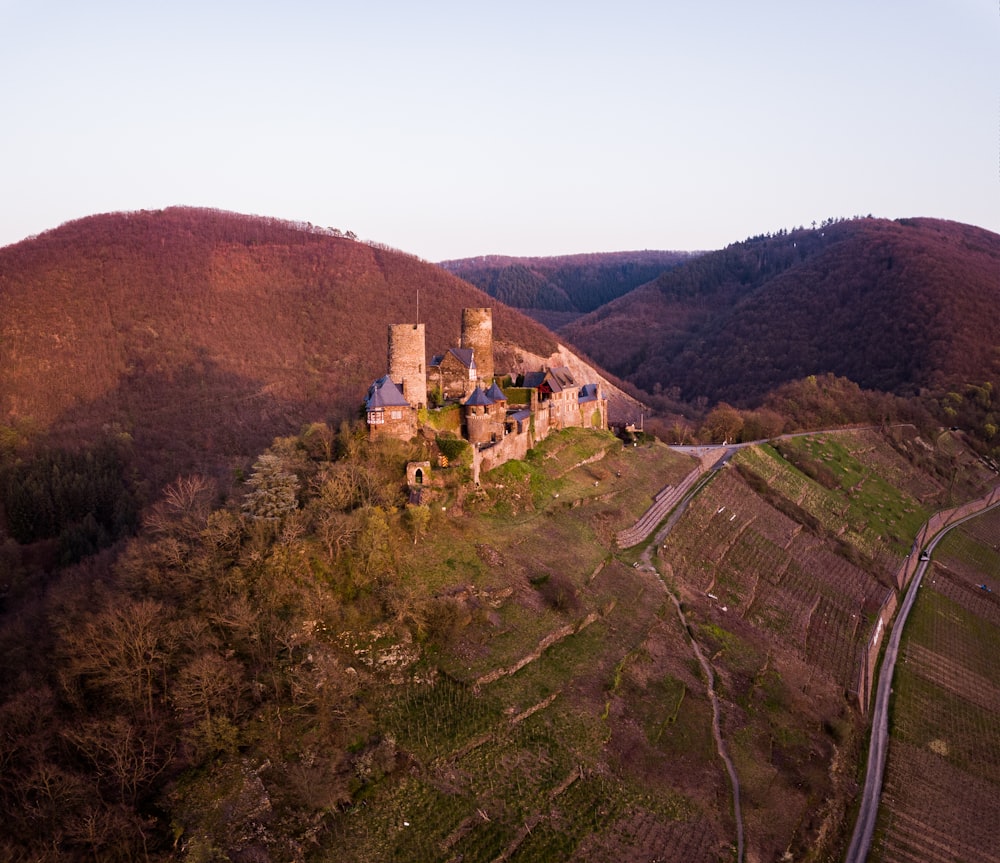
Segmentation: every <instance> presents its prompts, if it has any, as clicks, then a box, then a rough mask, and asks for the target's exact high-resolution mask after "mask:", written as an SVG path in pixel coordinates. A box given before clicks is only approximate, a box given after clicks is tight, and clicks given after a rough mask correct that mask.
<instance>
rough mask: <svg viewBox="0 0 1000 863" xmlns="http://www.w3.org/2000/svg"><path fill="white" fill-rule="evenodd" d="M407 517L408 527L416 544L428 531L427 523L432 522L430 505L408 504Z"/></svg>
mask: <svg viewBox="0 0 1000 863" xmlns="http://www.w3.org/2000/svg"><path fill="white" fill-rule="evenodd" d="M405 518H406V524H407V527H409V528H410V532H411V533H412V534H413V544H414V545H416V544H417V540H418V539H420V537H421V536H423V535H424V533H426V531H427V525H428V524H429V523H430V520H431V511H430V507H427V506H424V505H422V504H407V505H406V515H405Z"/></svg>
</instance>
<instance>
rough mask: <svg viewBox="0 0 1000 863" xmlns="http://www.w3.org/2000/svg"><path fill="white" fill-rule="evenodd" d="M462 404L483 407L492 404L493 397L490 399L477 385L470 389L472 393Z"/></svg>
mask: <svg viewBox="0 0 1000 863" xmlns="http://www.w3.org/2000/svg"><path fill="white" fill-rule="evenodd" d="M462 404H464V405H465V406H466V407H470V406H471V407H484V408H485V407H489V406H490V405H491V404H493V399H491V398H490V397H489V396H488V395H486V393H485V392H484V391H483V390H481V389H479V387H476V388H475V389H474V390H473V391H472V395H471V396H469V397H468V398H467V399H466V400H465V401H464V402H463V403H462Z"/></svg>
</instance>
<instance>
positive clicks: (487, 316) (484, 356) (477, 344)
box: [462, 309, 493, 384]
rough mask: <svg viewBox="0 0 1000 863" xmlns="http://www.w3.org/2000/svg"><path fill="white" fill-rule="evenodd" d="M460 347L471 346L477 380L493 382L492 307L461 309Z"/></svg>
mask: <svg viewBox="0 0 1000 863" xmlns="http://www.w3.org/2000/svg"><path fill="white" fill-rule="evenodd" d="M462 347H463V348H472V352H473V354H474V356H475V358H476V372H477V374H478V376H479V380H481V381H486V383H487V384H490V383H492V382H493V309H462Z"/></svg>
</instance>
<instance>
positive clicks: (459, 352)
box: [431, 348, 476, 369]
mask: <svg viewBox="0 0 1000 863" xmlns="http://www.w3.org/2000/svg"><path fill="white" fill-rule="evenodd" d="M448 354H451V355H452V356H453V357H454V358H455V359H456V360H458V361H459V362H460V363H461V364H462V365H463V366H465V367H466V368H467V369H474V368H475V367H476V360H475V357H473V355H472V348H448V350H446V351H445V352H444V353H443V354H435V355H434V356H433V357H431V368H435V367H437V366H440V365H441V363H442V362H444V358H445V357H446V356H448Z"/></svg>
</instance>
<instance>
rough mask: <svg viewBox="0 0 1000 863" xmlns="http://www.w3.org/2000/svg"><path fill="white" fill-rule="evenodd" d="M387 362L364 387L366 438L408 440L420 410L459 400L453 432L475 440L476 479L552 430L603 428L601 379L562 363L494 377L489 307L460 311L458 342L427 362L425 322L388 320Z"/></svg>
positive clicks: (605, 419) (605, 413)
mask: <svg viewBox="0 0 1000 863" xmlns="http://www.w3.org/2000/svg"><path fill="white" fill-rule="evenodd" d="M388 359H389V372H388V374H386V375H384V376H383V377H381V378H379V379H378V380H377V381H375V382H374V383H373V384H372V385H371V387H369V389H368V395H367V397H366V399H365V419H366V423H367V426H368V436H369V438H370V439H375V438H378V437H394V438H399V439H401V440H410V439H411V438H412V437H414V436H415V435H416V434H417V433H418V431H419V430H420V428H421V425H422V423H421V420H420V416H421V411H427V410H435V409H437V410H441V409H443V408H445V407H448V406H450V405H457V406H459V408H460V412H459V426H458V428H457V429H456V431H458V433H459V434H460V435H461V436H462V437H463V438H464V439H465V440H467V441H468V442H469V443H470V444H471V445H472V452H473V464H472V475H473V479H474V480H475V481H477V482H478V479H479V473H480V471H481V470H490V469H492V468H494V467H497V466H498V465H500V464H503V463H504V462H505V461H509V460H510V459H515V458H523V457H524V456H525V455H526V454H527V452H528V450H529V449H531V447H533V446H534V445H535V444H536V443H538V442H539V441H541V440H544V439H545V437H546V436H548V434H549V432H551V431H556V430H558V429H563V428H570V427H583V428H598V429H606V428H607V427H608V402H607V399H606V398H605V396H604V393H603V392H602V389H601V386H600V384H599V383H585V384H580V383H578V382H577V381H576V380H574V378H573V375H572V374H571V372H570V370H569V369H568V368H566V367H565V366H556V367H552V368H542V369H540V370H538V371H532V372H528V373H526V374H522V375H519V376H517V377H516V378H515V376H512V375H503V376H500V378H499V380H498V376H497V375H496V374H495V370H494V356H493V310H492V309H489V308H485V309H463V310H462V330H461V339H460V344H459V346H458V347H451V348H448V349H447V350H446V351H445V352H444V353H441V354H437V355H435V356H433V357H432V358H431V360H430V362H427V361H426V359H427V352H426V347H425V330H424V325H423V324H391V325H390V326H389V356H388ZM501 382H503V383H504V384H505V385H506V388H505V387H504V386H501ZM429 406H433V407H430V408H429Z"/></svg>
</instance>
